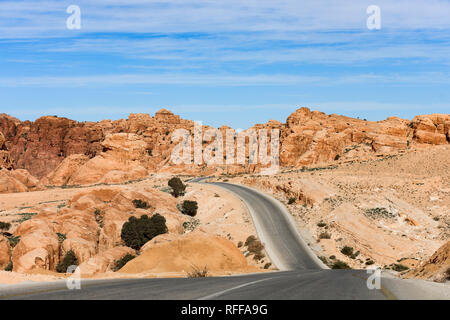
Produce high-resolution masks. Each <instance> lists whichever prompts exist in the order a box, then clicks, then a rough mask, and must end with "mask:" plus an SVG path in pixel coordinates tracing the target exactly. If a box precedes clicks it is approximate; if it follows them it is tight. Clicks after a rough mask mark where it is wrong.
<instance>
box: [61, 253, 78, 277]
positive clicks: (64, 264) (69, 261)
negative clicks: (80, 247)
mask: <svg viewBox="0 0 450 320" xmlns="http://www.w3.org/2000/svg"><path fill="white" fill-rule="evenodd" d="M77 265H78V259H77V256H76V255H75V252H73V250H69V251H67V253H66V255H65V256H64V258H63V260H62V261H61V262H60V263H59V264H58V265H57V266H56V272H59V273H66V272H67V269H68V268H69V267H70V266H77Z"/></svg>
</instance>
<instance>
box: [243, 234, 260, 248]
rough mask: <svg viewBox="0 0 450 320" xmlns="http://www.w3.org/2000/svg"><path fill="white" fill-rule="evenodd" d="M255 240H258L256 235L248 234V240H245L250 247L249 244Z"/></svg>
mask: <svg viewBox="0 0 450 320" xmlns="http://www.w3.org/2000/svg"><path fill="white" fill-rule="evenodd" d="M255 240H257V238H256V237H255V236H248V238H247V240H245V246H246V247H248V245H249V244H250V243H252V242H253V241H255Z"/></svg>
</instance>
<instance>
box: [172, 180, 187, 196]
mask: <svg viewBox="0 0 450 320" xmlns="http://www.w3.org/2000/svg"><path fill="white" fill-rule="evenodd" d="M168 185H169V187H171V188H172V195H173V196H174V197H175V198H177V197H179V196H182V195H183V194H184V191H185V190H186V185H185V184H183V181H181V179H180V178H178V177H174V178H172V179H170V180H169V182H168Z"/></svg>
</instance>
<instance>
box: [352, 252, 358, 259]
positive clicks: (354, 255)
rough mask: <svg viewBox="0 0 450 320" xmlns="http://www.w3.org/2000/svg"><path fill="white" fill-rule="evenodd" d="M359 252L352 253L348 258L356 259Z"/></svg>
mask: <svg viewBox="0 0 450 320" xmlns="http://www.w3.org/2000/svg"><path fill="white" fill-rule="evenodd" d="M359 253H360V252H359V251H356V252H355V253H353V254H352V255H351V256H350V258H352V259H356V257H357V256H359Z"/></svg>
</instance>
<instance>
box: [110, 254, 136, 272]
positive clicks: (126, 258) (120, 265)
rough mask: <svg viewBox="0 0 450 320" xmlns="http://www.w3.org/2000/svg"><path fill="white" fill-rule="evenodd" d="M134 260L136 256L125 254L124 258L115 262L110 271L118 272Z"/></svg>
mask: <svg viewBox="0 0 450 320" xmlns="http://www.w3.org/2000/svg"><path fill="white" fill-rule="evenodd" d="M134 258H136V256H134V255H132V254H129V253H127V254H126V255H125V256H123V257H122V258H120V259H119V260H116V261H115V262H114V267H113V268H112V270H113V271H114V272H116V271H119V270H120V269H122V268H123V266H124V265H126V264H127V263H128V262H130V261H131V260H133V259H134Z"/></svg>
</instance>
